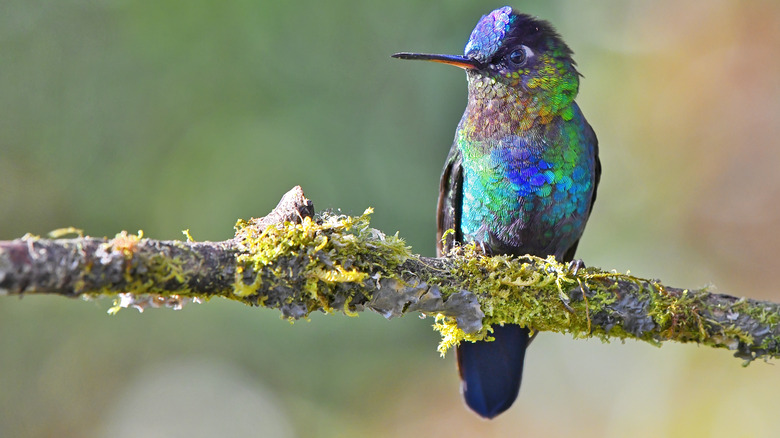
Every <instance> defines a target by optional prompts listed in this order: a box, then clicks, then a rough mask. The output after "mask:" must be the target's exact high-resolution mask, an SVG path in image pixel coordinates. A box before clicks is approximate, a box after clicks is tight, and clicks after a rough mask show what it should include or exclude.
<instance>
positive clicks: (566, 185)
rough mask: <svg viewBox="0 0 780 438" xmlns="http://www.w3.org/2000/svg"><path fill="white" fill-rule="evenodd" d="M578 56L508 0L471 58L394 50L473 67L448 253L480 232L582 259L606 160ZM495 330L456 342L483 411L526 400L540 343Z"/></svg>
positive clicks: (444, 224)
mask: <svg viewBox="0 0 780 438" xmlns="http://www.w3.org/2000/svg"><path fill="white" fill-rule="evenodd" d="M571 56H572V51H571V49H569V47H568V46H567V45H566V43H565V42H563V39H561V37H560V35H558V33H557V32H556V31H555V29H554V28H553V27H552V26H551V25H550V24H549V23H548V22H546V21H543V20H540V19H537V18H535V17H531V16H529V15H526V14H521V13H519V12H517V11H515V10H513V9H512V8H511V7H509V6H506V7H503V8H500V9H496V10H495V11H493V12H491V13H490V14H488V15H485V16H483V17H482V19H481V20H479V23H477V26H476V27H475V28H474V30H473V31H472V32H471V36H470V37H469V41H468V43H467V44H466V49H465V51H464V55H463V56H454V55H432V54H421V53H396V54H395V55H393V57H395V58H401V59H419V60H424V61H433V62H439V63H443V64H450V65H454V66H456V67H460V68H462V69H465V70H466V77H467V79H468V104H467V106H466V111H465V113H464V114H463V117H462V118H461V120H460V123H459V124H458V129H457V131H456V132H455V141H454V143H453V145H452V148H451V149H450V153H449V155H448V156H447V162H446V164H445V165H444V172H443V173H442V176H441V184H440V186H439V202H438V206H437V209H438V211H437V223H438V238H439V239H438V240H439V244H438V247H437V253H438V255H439V256H443V255H445V254H446V253H447V252H448V250H449V249H450V248H451V247H452V245H453V243H454V242H475V243H476V244H477V245H478V247H480V248H482V249H483V250H484V252H485V253H486V254H488V255H491V254H493V255H496V254H510V255H524V254H532V255H537V256H542V257H545V256H549V255H554V256H555V257H556V258H557V259H558V260H563V261H571V260H573V258H574V251H575V250H576V249H577V243H578V242H579V239H580V236H581V235H582V231H583V229H584V228H585V222H586V221H587V220H588V216H589V215H590V212H591V209H592V208H593V202H594V201H595V199H596V186H597V185H598V182H599V177H600V175H601V164H600V162H599V159H598V142H597V140H596V134H595V133H594V132H593V129H592V128H591V127H590V125H589V124H588V122H587V121H586V120H585V117H584V116H583V115H582V112H581V111H580V108H579V106H577V104H576V103H575V102H574V98H575V97H576V96H577V90H578V88H579V76H580V74H579V73H578V72H577V69H576V68H575V62H574V60H573V59H572V57H571ZM449 229H452V230H454V231H455V232H454V233H453V234H450V235H449V236H448V237H447V238H446V241H443V240H442V236H443V235H444V232H445V231H447V230H449ZM493 330H494V331H493V337H494V338H495V340H494V341H493V342H485V341H482V342H476V343H471V342H463V343H461V344H460V345H459V346H458V349H457V352H458V353H457V354H458V368H459V369H460V377H461V381H462V391H463V395H464V397H465V399H466V404H468V406H469V407H470V408H471V409H473V410H474V411H475V412H476V413H477V414H479V415H481V416H483V417H485V418H493V417H495V416H496V415H498V414H500V413H502V412H504V411H505V410H507V409H508V408H509V406H511V405H512V403H513V402H514V400H515V399H516V398H517V394H518V392H519V390H520V380H521V377H522V372H523V360H524V358H525V349H526V347H527V346H528V344H529V342H530V338H529V335H530V331H529V329H528V328H525V327H521V326H519V325H514V324H505V325H503V326H494V327H493Z"/></svg>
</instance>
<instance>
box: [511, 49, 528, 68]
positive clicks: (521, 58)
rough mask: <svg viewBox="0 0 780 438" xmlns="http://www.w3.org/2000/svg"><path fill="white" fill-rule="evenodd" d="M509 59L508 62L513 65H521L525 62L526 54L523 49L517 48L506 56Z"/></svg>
mask: <svg viewBox="0 0 780 438" xmlns="http://www.w3.org/2000/svg"><path fill="white" fill-rule="evenodd" d="M507 58H508V59H509V62H511V63H512V64H515V65H523V64H525V60H526V55H525V50H524V49H517V50H515V51H514V52H512V53H510V54H509V56H508V57H507Z"/></svg>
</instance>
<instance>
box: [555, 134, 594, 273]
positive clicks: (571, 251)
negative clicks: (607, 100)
mask: <svg viewBox="0 0 780 438" xmlns="http://www.w3.org/2000/svg"><path fill="white" fill-rule="evenodd" d="M585 126H586V128H587V131H586V133H585V135H586V136H587V138H588V141H589V142H590V143H591V144H592V145H593V159H594V160H595V163H594V168H593V194H591V195H590V208H588V217H590V213H591V212H592V211H593V205H594V204H595V203H596V192H598V188H599V181H601V160H599V139H598V138H596V132H595V131H593V128H591V126H590V124H589V123H588V122H587V121H586V122H585ZM585 220H586V221H587V220H588V218H585ZM579 243H580V239H577V241H576V242H574V244H573V245H572V246H571V247H570V248H569V249H568V250H566V254H564V256H563V261H564V262H570V261H572V260H574V253H575V252H576V251H577V245H578V244H579Z"/></svg>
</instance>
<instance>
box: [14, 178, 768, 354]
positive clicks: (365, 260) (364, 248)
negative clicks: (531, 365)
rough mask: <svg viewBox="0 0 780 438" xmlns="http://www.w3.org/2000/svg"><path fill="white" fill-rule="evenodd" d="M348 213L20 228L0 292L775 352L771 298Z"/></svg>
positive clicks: (452, 335)
mask: <svg viewBox="0 0 780 438" xmlns="http://www.w3.org/2000/svg"><path fill="white" fill-rule="evenodd" d="M369 214H370V210H367V212H366V213H365V214H364V215H362V216H359V217H350V216H343V215H330V214H324V215H320V216H318V217H316V218H315V217H314V208H313V206H312V203H311V201H309V200H308V199H306V198H305V197H304V195H303V192H302V190H301V189H300V187H296V188H294V189H293V190H291V191H290V192H288V193H287V194H286V195H285V196H284V197H283V198H282V200H281V201H280V203H279V205H278V206H277V207H276V208H275V209H274V210H273V211H272V212H271V213H270V214H269V215H267V216H265V217H263V218H260V219H251V220H249V221H239V222H238V223H237V224H236V235H235V237H234V238H233V239H231V240H227V241H224V242H183V241H157V240H152V239H147V238H143V237H142V236H141V235H140V233H139V235H131V234H127V233H126V232H122V233H120V234H118V235H117V236H116V237H114V238H113V239H106V238H92V237H82V236H80V237H77V238H70V239H42V238H38V237H33V236H25V237H23V238H21V239H16V240H13V241H2V242H0V295H25V294H57V295H63V296H66V297H96V296H113V297H116V298H117V300H116V302H115V305H114V307H113V308H112V310H111V311H116V310H118V309H120V308H122V307H129V306H133V307H136V308H138V309H139V310H143V309H145V308H147V307H150V306H152V307H158V306H169V307H174V308H179V307H181V306H182V305H183V304H184V303H186V302H187V301H190V300H196V301H202V300H206V299H209V298H211V297H214V296H220V297H224V298H228V299H232V300H236V301H241V302H243V303H245V304H248V305H252V306H262V307H268V308H274V309H278V310H280V311H281V312H282V315H283V316H285V317H286V318H290V319H298V318H301V317H305V316H307V315H308V314H310V313H311V312H313V311H318V310H319V311H324V312H334V311H343V312H344V313H347V314H350V315H351V314H353V313H354V312H359V311H362V310H365V309H370V310H373V311H376V312H378V313H380V314H382V315H383V316H385V317H386V318H393V317H397V316H401V315H404V314H407V313H410V312H421V313H424V314H435V315H436V323H435V325H434V327H435V328H436V329H437V330H439V331H441V333H442V335H443V341H442V344H441V345H440V350H441V351H442V352H443V351H444V350H446V349H447V348H448V347H450V346H452V345H453V344H455V343H457V342H461V341H464V340H466V341H473V340H477V339H484V338H485V337H486V336H489V333H490V329H489V327H490V326H491V325H492V324H500V323H515V324H521V325H523V326H526V327H530V328H532V329H534V330H537V331H556V332H562V333H571V334H572V335H574V336H575V337H594V336H595V337H599V338H602V339H610V338H619V339H625V338H633V339H638V340H643V341H647V342H651V343H654V344H658V343H660V342H663V341H670V340H671V341H678V342H696V343H699V344H703V345H708V346H712V347H718V348H728V349H730V350H733V351H734V352H735V356H737V357H740V358H743V359H745V360H747V361H750V360H753V359H756V358H764V359H768V358H774V357H778V356H780V304H777V303H772V302H765V301H758V300H752V299H746V298H737V297H733V296H728V295H723V294H714V293H709V292H708V291H707V290H706V289H698V290H691V289H682V288H676V287H670V286H665V285H663V284H661V282H660V281H656V280H647V279H641V278H637V277H633V276H630V275H627V274H620V273H616V272H611V271H604V270H601V269H597V268H582V267H578V266H576V265H565V264H561V263H558V262H557V261H555V259H554V258H547V259H542V258H538V257H531V256H525V257H508V256H495V257H485V256H483V255H481V254H479V253H478V252H477V251H476V249H475V248H474V247H473V246H466V247H461V248H457V249H456V250H455V251H453V253H452V254H450V255H449V256H448V257H446V258H427V257H421V256H418V255H415V254H412V253H411V251H410V248H408V247H407V246H406V245H405V243H404V242H403V240H402V239H400V238H399V237H398V236H397V235H396V236H388V235H386V234H384V233H382V232H381V231H379V230H376V229H373V228H371V227H369V220H368V219H369V218H368V217H369Z"/></svg>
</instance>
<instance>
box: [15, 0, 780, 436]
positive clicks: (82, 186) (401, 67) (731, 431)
mask: <svg viewBox="0 0 780 438" xmlns="http://www.w3.org/2000/svg"><path fill="white" fill-rule="evenodd" d="M497 6H501V4H499V3H491V2H487V3H484V2H466V1H455V2H447V3H442V2H423V1H404V2H360V1H354V0H351V1H347V0H342V1H334V2H327V3H325V4H323V3H318V2H307V1H304V2H293V3H289V2H288V3H285V2H271V1H265V0H261V1H247V0H238V1H233V2H216V1H208V0H191V1H188V2H183V1H172V0H157V1H133V0H103V1H96V0H59V1H56V2H55V1H30V0H24V1H23V0H4V2H2V4H0V11H2V13H0V49H2V55H0V101H2V102H3V105H2V106H0V132H2V134H1V135H0V238H2V239H12V238H15V237H19V236H21V235H23V234H24V233H27V232H31V233H35V234H45V233H46V232H48V231H49V230H52V229H56V228H60V227H65V226H76V227H79V228H83V229H85V230H86V232H87V233H88V234H90V235H97V236H101V235H113V234H115V233H116V232H118V231H120V230H123V229H125V230H129V231H131V232H134V231H135V230H137V229H143V230H144V231H145V234H146V235H147V236H149V237H153V238H162V239H172V238H182V236H181V234H180V230H182V229H185V228H189V229H190V230H191V232H192V234H193V236H194V237H195V238H196V239H200V240H207V239H208V240H221V239H225V238H229V237H231V236H232V233H233V229H232V225H233V224H234V223H235V220H236V219H237V218H249V217H252V216H261V215H263V214H265V213H266V212H267V211H269V210H270V209H271V208H272V207H273V206H274V205H275V203H276V201H277V200H278V198H279V197H280V196H281V195H282V194H283V193H284V192H285V191H286V190H288V189H289V188H290V187H292V186H293V185H295V184H300V185H302V186H303V188H304V190H305V191H306V194H307V196H309V197H310V198H311V199H312V200H313V201H314V203H315V207H316V208H318V209H325V208H341V209H343V210H344V211H345V212H347V213H353V214H355V213H360V212H362V211H363V210H364V209H365V208H366V207H368V206H372V207H374V208H375V209H376V213H375V215H374V217H373V222H372V224H373V225H374V226H376V227H378V228H381V229H383V230H384V231H387V232H394V231H395V230H399V231H400V233H401V235H402V236H403V237H405V238H406V239H407V241H408V243H409V244H410V245H412V246H413V248H414V250H415V251H417V252H419V253H422V254H424V255H432V254H433V253H434V235H435V233H434V221H433V212H434V206H435V201H436V195H437V193H436V190H437V187H438V176H439V172H440V169H441V166H442V164H443V161H444V157H445V155H446V152H447V150H448V148H449V145H450V142H451V141H452V136H453V133H454V130H455V126H456V124H457V121H458V120H459V118H460V115H461V113H462V110H463V107H464V105H465V96H466V89H465V80H464V77H463V73H462V72H460V71H458V70H457V69H450V68H447V67H445V66H437V65H426V64H424V63H409V62H401V61H397V60H393V59H390V58H389V55H390V54H391V53H394V52H397V51H431V52H443V53H459V52H460V51H461V50H462V48H463V45H464V44H465V41H466V39H467V37H468V34H469V33H470V31H471V28H472V27H473V25H474V24H475V23H476V21H477V19H478V18H479V17H480V15H481V14H484V13H487V12H488V11H490V10H491V9H493V8H495V7H497ZM513 6H515V7H517V8H519V9H521V10H524V11H527V12H529V13H532V14H536V15H539V16H541V17H543V18H546V19H548V20H550V21H551V22H553V23H554V24H555V25H556V26H557V28H558V29H559V31H560V32H561V33H562V34H563V36H564V37H565V39H566V40H567V41H568V42H569V44H570V45H571V46H572V48H573V49H574V50H575V52H576V59H577V61H578V62H579V68H580V71H581V72H582V73H583V74H584V75H585V78H584V79H583V81H582V85H581V92H580V97H579V99H578V102H579V103H580V105H581V107H582V108H583V111H584V112H585V114H586V116H587V117H588V120H589V121H590V122H591V124H592V125H593V126H594V129H595V130H596V132H597V134H598V136H599V140H600V145H601V157H602V162H603V164H604V175H603V178H602V184H601V187H600V191H599V199H598V202H597V204H596V208H595V210H594V214H593V217H592V218H591V222H590V224H589V226H588V230H587V231H586V235H585V238H584V239H583V242H582V244H581V245H580V252H579V256H580V257H582V258H583V259H584V260H585V261H586V262H587V263H588V264H592V265H598V266H601V267H605V268H616V269H619V270H625V269H627V268H633V269H634V271H635V273H636V274H639V275H643V276H656V277H661V278H662V279H663V280H664V281H666V282H668V283H669V284H674V285H679V286H688V285H689V286H691V287H694V286H700V285H702V284H705V283H709V282H712V283H714V284H716V285H718V286H719V287H720V289H721V290H722V291H724V292H728V293H732V294H736V295H748V296H752V297H755V298H763V299H773V300H775V301H777V300H778V299H780V296H778V294H777V292H776V291H775V290H776V288H773V287H770V280H771V276H772V275H773V274H774V272H777V270H778V269H780V262H778V259H777V257H775V249H776V248H777V247H778V246H780V233H777V231H776V229H777V226H778V225H780V202H778V201H780V173H778V172H777V170H776V169H777V165H778V163H780V148H778V147H777V145H776V143H777V138H780V116H778V114H780V57H778V56H777V54H778V48H779V47H780V3H778V2H776V1H770V0H765V1H755V2H739V1H737V0H718V1H709V2H704V1H671V0H663V1H657V2H641V1H618V0H610V1H605V2H575V1H550V2H517V3H515V4H513ZM0 301H1V302H0V352H1V353H0V436H25V437H37V436H41V437H42V436H59V437H69V436H73V437H83V436H96V437H97V436H149V435H151V434H152V433H151V432H150V431H154V434H155V436H185V435H186V436H213V435H214V434H216V433H215V432H214V431H220V432H221V433H222V435H223V436H246V435H248V434H250V433H254V434H256V435H260V436H325V437H327V436H340V437H345V436H346V437H348V436H366V435H369V434H370V435H371V436H407V435H410V434H415V435H427V436H433V437H436V436H442V437H443V436H458V435H465V434H472V435H475V436H503V435H516V434H518V433H520V432H521V431H524V432H526V433H527V435H528V436H551V435H564V434H567V435H569V434H572V433H576V434H577V435H578V436H599V437H601V436H626V435H631V436H685V437H691V436H776V435H777V432H778V430H780V418H779V417H778V416H777V415H776V413H775V412H774V410H775V408H774V406H777V405H778V402H780V399H779V398H780V396H778V393H780V391H777V387H775V386H774V385H773V384H772V382H775V381H776V380H777V379H776V371H775V370H774V367H768V366H766V365H764V364H755V365H752V366H750V367H749V368H747V369H742V368H741V367H740V366H739V365H740V362H739V361H738V360H736V359H731V358H729V357H728V356H729V355H728V353H726V352H722V351H704V350H697V349H695V348H691V347H690V346H670V347H664V348H663V349H662V350H656V349H653V348H650V347H647V346H644V345H636V344H627V345H619V344H612V345H601V344H599V343H597V342H584V341H576V342H575V341H572V340H570V339H569V338H567V337H564V336H557V335H542V336H539V339H538V340H537V341H536V342H535V343H534V346H533V347H532V348H531V353H532V354H529V357H528V364H527V366H526V370H525V372H526V376H525V377H526V378H525V382H524V388H523V391H522V394H521V397H520V400H519V401H518V403H517V405H516V406H515V407H514V408H513V409H512V410H510V411H509V412H508V413H507V414H505V415H503V416H502V417H500V418H499V419H498V420H496V421H493V422H490V423H488V422H483V421H479V420H478V419H477V418H476V416H474V415H472V414H470V413H469V412H467V411H466V408H465V407H464V406H463V404H462V402H461V400H460V397H459V394H458V388H457V386H458V384H457V377H456V372H455V370H454V364H453V363H452V362H453V360H452V357H449V358H448V359H447V360H440V359H438V355H437V354H436V352H435V346H436V342H437V335H436V334H435V333H433V332H432V331H431V330H430V328H429V326H430V324H431V320H427V321H421V320H417V319H409V318H407V319H404V320H399V321H393V322H386V321H384V320H383V319H382V318H380V317H379V316H376V315H363V316H361V317H360V318H347V317H344V316H335V317H330V316H328V317H323V316H318V317H313V318H312V321H311V322H301V323H296V324H295V325H293V326H290V325H289V324H288V323H286V322H283V321H280V320H279V319H278V316H277V315H276V314H274V313H273V312H269V311H258V310H256V309H251V308H244V307H241V306H239V305H237V304H235V303H227V302H220V301H214V302H210V303H207V304H204V305H201V306H194V305H191V306H188V307H186V308H185V309H184V310H183V311H181V312H173V311H164V310H158V311H147V312H145V313H144V314H143V315H139V314H137V313H134V312H130V311H125V312H121V313H120V314H119V315H118V316H116V317H111V318H109V317H108V316H106V315H105V314H104V310H105V309H106V308H107V307H108V305H109V303H107V302H101V303H98V304H94V303H84V302H76V301H65V300H62V299H61V298H56V297H51V298H47V297H27V298H25V299H23V300H17V299H11V298H5V299H2V300H0ZM561 416H564V417H565V418H566V421H561V418H560V417H561ZM247 431H252V432H247Z"/></svg>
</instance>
